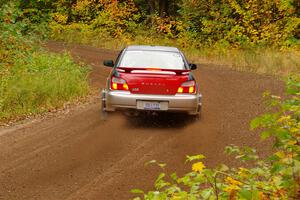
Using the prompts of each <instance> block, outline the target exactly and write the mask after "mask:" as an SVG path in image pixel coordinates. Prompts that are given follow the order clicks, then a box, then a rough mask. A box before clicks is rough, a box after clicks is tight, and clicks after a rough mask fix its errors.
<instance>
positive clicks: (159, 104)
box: [136, 100, 169, 110]
mask: <svg viewBox="0 0 300 200" xmlns="http://www.w3.org/2000/svg"><path fill="white" fill-rule="evenodd" d="M168 105H169V104H168V102H167V101H142V100H138V101H137V104H136V107H137V109H139V110H168Z"/></svg>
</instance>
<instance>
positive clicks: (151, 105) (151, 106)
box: [144, 102, 160, 110]
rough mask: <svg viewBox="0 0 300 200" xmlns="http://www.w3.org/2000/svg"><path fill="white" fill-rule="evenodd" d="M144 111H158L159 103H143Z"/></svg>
mask: <svg viewBox="0 0 300 200" xmlns="http://www.w3.org/2000/svg"><path fill="white" fill-rule="evenodd" d="M144 109H145V110H160V103H158V102H144Z"/></svg>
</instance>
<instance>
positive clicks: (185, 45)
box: [50, 23, 300, 76]
mask: <svg viewBox="0 0 300 200" xmlns="http://www.w3.org/2000/svg"><path fill="white" fill-rule="evenodd" d="M50 28H51V30H52V31H51V34H50V35H51V39H53V40H58V41H64V42H67V43H75V44H88V45H92V46H95V47H99V48H106V49H118V50H120V49H122V48H124V47H125V46H127V45H131V44H145V45H168V46H176V47H179V48H180V49H182V51H184V52H185V54H186V56H187V57H188V58H189V59H190V60H191V61H192V62H197V63H203V64H215V65H222V66H227V67H229V68H232V69H235V70H241V71H250V72H255V73H259V74H271V75H278V76H287V75H289V74H293V73H299V72H300V51H298V50H279V49H273V48H254V49H253V48H249V49H234V48H226V47H199V45H198V44H194V43H193V41H189V42H187V41H186V40H185V39H184V38H178V39H176V40H174V39H169V38H167V37H161V36H158V35H157V34H155V33H151V30H150V31H147V30H144V31H138V32H139V34H136V35H135V36H129V35H122V36H120V37H118V38H113V37H111V36H110V35H109V34H108V33H107V32H106V31H105V30H102V31H101V30H99V29H98V30H92V29H91V28H89V26H88V25H85V24H71V25H58V24H56V23H55V25H53V24H52V26H51V24H50Z"/></svg>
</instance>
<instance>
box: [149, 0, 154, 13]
mask: <svg viewBox="0 0 300 200" xmlns="http://www.w3.org/2000/svg"><path fill="white" fill-rule="evenodd" d="M147 3H148V6H149V9H148V10H149V14H150V15H153V14H154V13H155V0H147Z"/></svg>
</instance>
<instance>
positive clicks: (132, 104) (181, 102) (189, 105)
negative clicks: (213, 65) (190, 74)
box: [102, 90, 202, 114]
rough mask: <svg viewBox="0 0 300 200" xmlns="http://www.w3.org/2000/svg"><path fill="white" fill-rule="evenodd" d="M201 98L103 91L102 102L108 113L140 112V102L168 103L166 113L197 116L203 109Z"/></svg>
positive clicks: (199, 96)
mask: <svg viewBox="0 0 300 200" xmlns="http://www.w3.org/2000/svg"><path fill="white" fill-rule="evenodd" d="M201 97H202V96H201V94H193V95H191V94H176V95H147V94H132V93H130V92H129V91H107V90H103V91H102V101H104V103H105V110H107V111H115V110H124V109H137V110H138V106H137V102H138V101H156V102H164V103H165V102H167V109H166V110H165V111H171V112H187V113H189V114H197V113H198V112H199V111H200V109H201Z"/></svg>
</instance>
